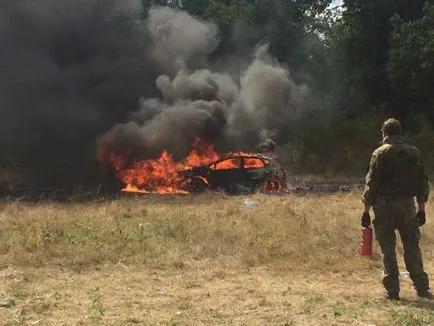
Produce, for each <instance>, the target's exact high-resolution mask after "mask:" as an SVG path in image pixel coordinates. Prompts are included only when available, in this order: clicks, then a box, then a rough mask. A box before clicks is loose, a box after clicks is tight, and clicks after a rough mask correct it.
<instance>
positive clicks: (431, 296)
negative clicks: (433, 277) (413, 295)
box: [417, 290, 434, 300]
mask: <svg viewBox="0 0 434 326" xmlns="http://www.w3.org/2000/svg"><path fill="white" fill-rule="evenodd" d="M417 295H418V296H419V297H421V298H425V299H429V300H433V299H434V294H432V292H431V291H430V290H422V291H417Z"/></svg>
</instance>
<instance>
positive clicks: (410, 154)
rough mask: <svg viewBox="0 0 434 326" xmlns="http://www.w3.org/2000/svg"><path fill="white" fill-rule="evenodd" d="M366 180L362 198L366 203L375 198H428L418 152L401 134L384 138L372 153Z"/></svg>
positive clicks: (426, 179)
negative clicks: (381, 143)
mask: <svg viewBox="0 0 434 326" xmlns="http://www.w3.org/2000/svg"><path fill="white" fill-rule="evenodd" d="M365 180H366V186H365V191H364V192H363V196H362V201H363V202H364V203H365V204H368V205H374V204H375V203H376V200H377V199H378V197H390V198H396V197H416V198H417V201H418V202H426V201H427V200H428V195H429V191H430V188H429V184H428V177H427V176H426V174H425V171H424V167H423V162H422V158H421V155H420V152H419V150H418V149H417V148H416V147H414V146H411V145H409V144H408V143H406V141H405V139H404V137H402V136H389V137H385V138H384V139H383V145H381V146H380V147H378V148H377V149H376V150H375V151H374V152H373V153H372V156H371V161H370V164H369V168H368V171H367V174H366V178H365Z"/></svg>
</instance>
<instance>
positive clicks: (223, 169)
mask: <svg viewBox="0 0 434 326" xmlns="http://www.w3.org/2000/svg"><path fill="white" fill-rule="evenodd" d="M208 181H209V183H210V186H211V187H212V188H223V189H229V188H230V186H231V184H234V183H241V182H244V181H245V175H244V170H243V169H242V167H241V158H240V157H230V158H226V159H223V160H220V161H218V162H216V163H214V164H211V166H210V173H209V176H208Z"/></svg>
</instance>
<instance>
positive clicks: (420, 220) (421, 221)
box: [416, 210, 426, 226]
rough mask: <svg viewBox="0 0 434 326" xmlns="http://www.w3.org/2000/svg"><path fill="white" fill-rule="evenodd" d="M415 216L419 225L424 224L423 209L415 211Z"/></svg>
mask: <svg viewBox="0 0 434 326" xmlns="http://www.w3.org/2000/svg"><path fill="white" fill-rule="evenodd" d="M416 217H417V224H418V225H419V226H422V225H424V224H425V222H426V215H425V211H421V210H419V211H417V213H416Z"/></svg>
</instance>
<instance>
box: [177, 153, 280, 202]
mask: <svg viewBox="0 0 434 326" xmlns="http://www.w3.org/2000/svg"><path fill="white" fill-rule="evenodd" d="M181 173H182V175H183V177H184V178H186V179H188V180H189V182H188V183H187V184H188V191H189V192H193V193H198V192H203V191H205V190H207V189H210V190H223V191H225V192H227V193H230V194H239V193H255V192H258V191H259V192H263V193H273V192H276V193H280V192H285V191H286V190H287V186H286V171H285V170H284V169H283V168H282V167H281V166H280V165H279V164H278V163H277V162H276V160H274V159H273V158H271V157H268V156H265V155H261V154H250V153H230V154H228V155H226V156H224V157H223V158H220V159H218V160H216V161H214V162H212V163H210V164H206V165H202V166H198V167H192V168H190V169H188V170H184V171H182V172H181Z"/></svg>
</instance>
